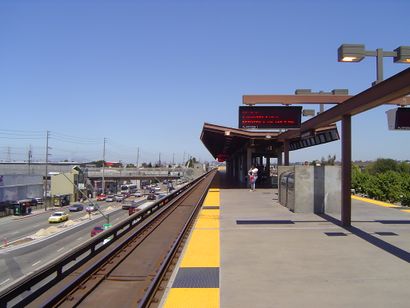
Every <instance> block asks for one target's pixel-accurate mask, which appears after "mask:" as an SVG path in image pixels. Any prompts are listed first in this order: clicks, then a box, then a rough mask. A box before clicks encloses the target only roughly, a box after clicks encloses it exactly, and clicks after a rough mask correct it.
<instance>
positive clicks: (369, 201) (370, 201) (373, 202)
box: [352, 195, 400, 208]
mask: <svg viewBox="0 0 410 308" xmlns="http://www.w3.org/2000/svg"><path fill="white" fill-rule="evenodd" d="M352 199H356V200H359V201H363V202H368V203H372V204H375V205H378V206H384V207H393V208H399V207H400V206H397V205H394V204H391V203H387V202H383V201H378V200H373V199H369V198H364V197H358V196H354V195H352Z"/></svg>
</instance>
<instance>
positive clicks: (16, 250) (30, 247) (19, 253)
mask: <svg viewBox="0 0 410 308" xmlns="http://www.w3.org/2000/svg"><path fill="white" fill-rule="evenodd" d="M100 204H101V208H102V209H104V208H107V207H112V212H110V214H109V217H110V223H111V224H113V225H114V224H116V223H118V222H120V221H121V220H123V219H125V218H126V217H128V211H127V210H123V209H122V208H121V203H116V202H114V203H108V204H107V203H105V202H104V203H100ZM103 212H104V211H103ZM49 215H50V213H44V214H40V215H36V216H32V217H28V218H25V219H23V220H21V221H20V220H17V221H15V220H10V221H7V222H2V223H0V230H2V229H3V228H8V230H10V228H11V227H10V225H11V226H13V224H16V225H15V227H16V228H17V224H18V226H19V227H20V228H21V232H20V233H19V234H18V235H17V234H16V235H15V236H20V237H21V235H22V234H33V232H34V233H35V232H36V231H38V229H39V228H40V229H41V228H44V227H49V226H50V224H49V223H48V222H47V218H48V217H49ZM84 215H86V213H85V212H84V211H83V212H82V213H75V214H74V215H72V217H71V218H72V219H74V217H76V218H79V217H80V216H84ZM77 220H78V221H79V219H77ZM106 222H107V221H106V219H105V218H104V217H103V216H102V215H101V214H95V215H92V220H91V221H90V220H88V219H85V220H83V221H81V222H78V225H76V226H75V227H71V228H65V229H64V230H63V231H61V232H58V233H55V234H52V235H51V236H48V237H45V238H43V239H40V240H36V241H32V242H30V243H29V244H24V245H21V246H16V247H12V248H6V249H4V248H2V249H0V290H2V289H4V288H5V287H7V286H8V285H9V284H11V283H13V282H15V281H16V280H17V279H19V278H22V277H23V276H25V275H27V274H29V273H31V272H33V271H35V270H36V269H38V268H40V267H42V266H44V265H45V264H47V263H49V262H51V261H53V260H55V259H57V258H59V257H60V256H61V255H63V254H64V253H66V252H68V251H70V250H71V249H73V248H74V247H77V246H78V245H80V244H81V243H83V242H85V241H86V240H88V239H90V237H91V234H90V232H91V229H92V228H93V227H94V226H96V225H102V224H104V223H106ZM60 224H61V223H60ZM30 225H31V226H30ZM52 225H55V226H56V225H58V224H52ZM9 234H11V233H9Z"/></svg>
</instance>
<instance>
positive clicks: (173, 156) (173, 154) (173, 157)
mask: <svg viewBox="0 0 410 308" xmlns="http://www.w3.org/2000/svg"><path fill="white" fill-rule="evenodd" d="M174 165H175V153H172V167H173V166H174Z"/></svg>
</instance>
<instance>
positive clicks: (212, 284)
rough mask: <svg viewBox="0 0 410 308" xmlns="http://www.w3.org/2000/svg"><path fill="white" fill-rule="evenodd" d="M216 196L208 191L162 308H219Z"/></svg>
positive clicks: (217, 212) (217, 194) (216, 190)
mask: <svg viewBox="0 0 410 308" xmlns="http://www.w3.org/2000/svg"><path fill="white" fill-rule="evenodd" d="M219 194H220V191H219V189H215V188H212V189H209V190H208V193H207V196H206V198H205V201H204V203H203V205H202V209H201V211H200V212H199V215H198V218H197V220H196V222H195V225H194V227H193V230H192V233H191V236H190V239H189V241H188V245H187V248H186V249H185V251H184V254H183V257H182V260H181V262H180V265H179V269H178V272H177V274H176V277H175V280H174V282H173V284H172V287H171V289H170V291H169V292H168V295H167V298H166V299H165V301H164V306H163V307H166V308H171V307H172V308H174V307H178V308H179V307H200V308H201V307H204V308H205V307H206V308H208V307H209V308H218V307H219V267H220V244H219V238H220V235H219V207H220V196H219Z"/></svg>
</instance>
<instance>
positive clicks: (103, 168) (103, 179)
mask: <svg viewBox="0 0 410 308" xmlns="http://www.w3.org/2000/svg"><path fill="white" fill-rule="evenodd" d="M106 141H107V138H104V147H103V165H102V183H101V186H102V187H101V188H102V193H103V194H104V193H105V178H104V170H105V142H106Z"/></svg>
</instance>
